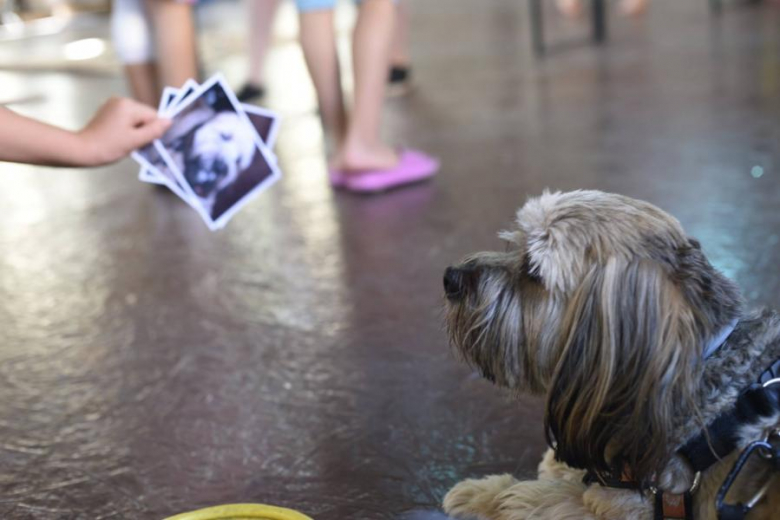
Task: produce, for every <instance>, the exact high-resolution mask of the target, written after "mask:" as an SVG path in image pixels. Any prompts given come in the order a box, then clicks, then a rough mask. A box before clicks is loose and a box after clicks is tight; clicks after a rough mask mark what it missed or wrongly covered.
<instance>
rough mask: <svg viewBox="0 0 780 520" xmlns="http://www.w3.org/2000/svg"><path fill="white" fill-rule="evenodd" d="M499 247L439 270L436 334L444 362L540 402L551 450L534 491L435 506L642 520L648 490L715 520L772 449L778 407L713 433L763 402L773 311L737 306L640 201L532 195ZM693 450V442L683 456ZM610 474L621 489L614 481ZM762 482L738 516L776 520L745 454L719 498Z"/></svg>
mask: <svg viewBox="0 0 780 520" xmlns="http://www.w3.org/2000/svg"><path fill="white" fill-rule="evenodd" d="M501 237H502V239H503V240H505V241H506V242H507V243H508V244H509V250H508V251H507V252H483V253H477V254H473V255H471V256H468V257H467V258H465V259H464V260H463V261H462V262H461V263H459V264H457V265H455V266H452V267H450V268H448V269H447V270H446V272H445V276H444V289H445V298H446V304H445V305H446V327H447V331H448V334H449V337H450V340H451V343H452V345H453V347H454V348H455V350H456V352H457V354H458V355H459V357H461V358H462V359H463V360H464V361H466V362H467V363H469V364H470V365H472V366H473V367H475V368H476V369H477V370H478V371H479V372H480V373H481V374H482V375H483V376H484V377H485V378H487V379H489V380H490V381H491V382H493V383H494V384H496V385H497V386H499V387H503V388H507V389H509V390H510V391H512V392H528V393H532V394H537V395H540V396H544V398H545V399H546V410H545V411H546V413H545V424H544V431H545V432H546V435H547V438H548V444H549V445H550V449H549V450H548V451H547V453H546V454H545V455H544V457H543V459H542V461H541V464H540V465H539V472H538V478H537V479H536V480H532V481H518V480H517V479H515V478H514V477H513V476H511V475H495V476H488V477H485V478H481V479H476V480H466V481H463V482H461V483H459V484H457V485H456V486H455V487H454V488H453V489H452V490H450V491H449V493H448V494H447V495H446V497H445V498H444V509H445V511H447V513H448V514H450V515H452V516H453V517H454V518H457V519H474V518H476V519H480V520H524V519H541V520H575V519H576V520H582V519H593V520H596V519H605V520H606V519H611V520H617V519H620V520H626V519H637V520H651V519H653V518H661V517H664V514H663V511H661V510H660V509H659V508H662V507H663V508H666V507H667V506H668V504H667V503H666V502H663V503H662V501H658V503H656V497H672V498H673V497H684V496H688V497H689V498H690V499H691V503H690V507H691V508H692V511H689V513H690V514H692V518H695V519H700V520H703V519H711V520H715V519H716V518H718V516H717V513H716V495H717V493H718V491H719V489H720V488H721V486H722V485H723V483H724V480H725V479H726V476H727V474H728V473H729V471H730V470H731V469H732V466H733V465H734V463H735V461H736V460H737V457H738V456H739V455H740V452H741V451H742V450H743V449H745V447H746V446H748V445H749V444H750V443H752V442H753V441H756V440H759V439H773V442H775V443H777V442H778V434H777V429H778V428H780V412H778V409H779V408H778V407H772V406H769V405H767V406H766V407H764V409H763V412H762V413H763V415H761V414H754V415H750V414H746V415H745V417H746V418H745V419H744V421H743V422H740V423H739V424H738V428H737V427H733V428H732V430H730V433H729V435H730V436H727V437H728V438H726V439H725V440H724V438H722V437H723V436H722V435H721V438H719V437H716V434H717V431H716V429H715V428H713V427H712V425H713V424H715V423H716V422H717V421H718V420H721V422H724V419H722V418H725V423H727V425H728V426H729V427H732V426H733V425H731V424H730V423H729V421H731V422H734V420H735V419H733V417H738V416H739V414H734V413H733V410H735V409H736V408H737V407H738V406H739V405H740V403H741V402H742V401H743V399H744V396H745V395H748V394H750V392H759V393H760V392H765V393H766V394H767V395H769V397H768V398H767V399H768V400H769V402H770V405H771V404H772V403H774V405H776V404H777V399H778V397H777V396H778V394H780V392H777V390H778V388H777V383H780V381H776V378H777V377H778V376H777V373H778V370H780V368H778V367H780V364H778V360H780V315H778V313H777V312H775V311H772V310H767V309H763V310H756V311H747V310H745V308H744V304H743V300H742V296H741V295H740V291H739V289H738V287H737V286H736V284H735V283H734V282H732V281H731V280H729V279H727V278H726V277H725V276H724V275H722V274H721V273H720V272H719V271H717V270H716V269H715V268H714V267H713V266H712V265H711V264H710V262H709V261H708V260H707V258H706V256H705V255H704V253H703V252H702V249H701V246H700V244H699V243H698V242H697V241H696V240H695V239H693V238H690V237H688V236H687V235H686V234H685V232H684V230H683V228H682V226H681V225H680V223H679V222H678V221H677V220H676V219H675V218H674V217H672V216H671V215H669V214H667V213H665V212H663V211H662V210H660V209H658V208H656V207H655V206H652V205H651V204H649V203H646V202H642V201H638V200H634V199H630V198H628V197H624V196H620V195H613V194H607V193H602V192H597V191H575V192H570V193H545V194H543V195H542V196H541V197H539V198H535V199H531V200H529V201H528V202H527V203H526V204H525V205H524V206H523V207H522V208H521V209H520V210H519V211H518V213H517V226H516V227H515V229H513V230H511V231H508V232H504V233H502V234H501ZM759 381H762V382H764V385H765V386H762V385H761V384H757V382H759ZM772 381H775V382H774V383H773V382H772ZM772 385H774V386H772ZM770 390H772V392H770ZM751 395H752V394H751ZM772 399H774V401H772ZM729 414H732V415H729ZM743 415H744V414H743ZM740 417H741V416H740ZM703 431H706V434H702V432H703ZM710 432H713V433H710ZM702 435H703V437H702ZM702 438H703V440H701V439H702ZM697 440H698V441H699V444H700V445H702V446H703V448H702V449H700V453H698V454H697V457H693V458H691V457H689V456H688V454H689V453H691V452H690V450H687V448H688V447H689V446H691V445H692V443H695V442H696V441H697ZM722 443H733V446H731V448H733V449H732V450H731V451H728V450H721V451H720V452H719V453H718V454H717V455H716V456H712V457H711V458H712V460H711V465H709V466H708V467H706V469H701V470H700V474H699V475H697V474H696V471H695V467H696V466H695V464H694V463H693V462H692V461H693V460H694V458H707V457H710V456H711V454H710V453H708V452H709V451H710V450H714V449H715V448H711V447H712V446H718V447H720V446H721V444H722ZM586 475H587V476H595V478H588V477H587V476H586ZM610 475H612V476H615V475H617V479H618V480H621V479H622V480H621V482H630V484H631V485H627V486H625V488H620V487H619V486H615V485H611V484H610V483H609V479H608V476H610ZM602 483H603V484H604V485H602ZM762 488H763V495H761V498H760V500H759V501H758V502H757V504H756V505H755V507H754V509H753V510H752V511H751V513H750V515H749V516H748V517H747V518H750V519H754V520H770V519H778V518H780V476H778V474H777V473H772V469H771V464H768V463H767V462H766V460H762V458H761V457H753V458H751V459H749V460H748V465H747V467H746V469H745V471H743V472H742V476H741V477H740V478H739V479H737V480H736V481H735V485H734V486H732V488H731V490H730V491H729V494H728V497H727V498H728V502H729V503H735V504H736V503H741V504H747V503H748V501H749V500H750V498H751V497H752V496H754V495H756V494H757V492H759V491H761V489H762ZM686 492H689V493H688V495H685V493H686ZM672 498H670V500H672ZM674 500H677V502H674ZM674 500H672V502H673V503H672V506H673V507H678V508H680V507H682V506H681V502H680V501H681V500H682V499H681V498H680V499H677V498H674ZM686 500H687V499H686ZM672 506H670V507H672ZM664 511H666V510H665V509H664ZM659 514H660V516H656V515H659ZM669 517H673V518H677V517H676V516H671V515H669ZM681 518H686V517H685V516H683V517H681Z"/></svg>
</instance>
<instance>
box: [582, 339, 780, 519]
mask: <svg viewBox="0 0 780 520" xmlns="http://www.w3.org/2000/svg"><path fill="white" fill-rule="evenodd" d="M724 339H725V338H724ZM778 413H780V359H778V360H777V361H775V362H774V363H773V364H772V365H771V366H770V367H769V368H768V369H767V370H765V371H764V372H763V373H762V374H761V376H760V377H759V379H758V381H757V382H756V383H754V384H752V385H750V386H749V387H748V388H746V389H745V390H744V391H743V392H742V393H741V394H740V395H739V397H738V398H737V401H736V403H735V404H734V406H733V407H732V408H731V409H730V410H728V411H727V412H725V413H723V414H722V415H720V416H719V417H717V418H716V419H715V420H714V421H712V422H711V423H710V424H709V425H708V426H707V428H706V429H704V430H703V431H702V432H701V433H700V434H699V435H697V436H696V437H694V438H693V439H692V440H690V441H689V442H688V443H687V444H685V446H683V447H682V448H681V449H680V450H679V451H678V452H677V453H678V454H679V455H682V456H683V457H685V458H686V459H687V460H688V462H689V463H690V465H691V467H692V468H693V471H694V472H695V474H696V477H695V478H694V483H693V485H692V486H691V489H689V490H688V491H686V492H685V493H683V494H674V493H668V492H665V491H663V490H660V489H657V488H655V487H649V488H643V487H642V486H641V485H640V484H639V483H637V482H636V481H635V480H634V479H633V478H632V477H631V475H630V474H629V473H628V472H627V471H623V472H622V473H621V474H620V475H619V476H616V474H615V473H611V474H603V473H597V472H594V471H592V470H589V471H588V472H587V473H586V474H585V477H584V478H583V483H585V484H593V483H598V484H600V485H602V486H604V487H611V488H619V489H633V490H637V491H650V492H652V494H653V496H654V500H655V516H654V519H655V520H694V516H693V494H694V493H695V492H696V490H697V488H698V486H699V482H700V480H701V474H702V473H703V472H704V471H705V470H707V469H708V468H710V466H712V465H713V464H715V463H716V462H718V461H719V460H721V459H722V458H724V457H726V456H727V455H729V454H730V453H732V452H733V451H734V450H736V449H737V448H738V443H739V440H740V435H739V434H740V430H741V429H742V428H743V427H744V426H746V425H751V424H757V423H759V422H760V421H761V420H763V419H768V418H771V417H773V416H775V415H776V414H778ZM756 455H757V456H760V457H761V458H762V459H763V460H764V461H766V463H767V464H768V467H769V468H770V469H769V471H770V474H769V478H768V479H767V481H766V483H765V484H764V485H763V486H762V487H760V488H759V490H758V492H757V493H756V494H755V495H754V496H753V497H752V498H751V499H750V500H748V501H747V502H746V503H742V502H739V503H736V504H727V503H726V502H725V499H726V495H727V494H728V492H729V490H730V489H731V487H732V485H733V484H734V482H735V480H736V479H737V477H738V476H739V474H740V473H741V471H742V469H743V468H744V467H745V465H746V464H747V462H748V461H749V460H751V459H752V458H754V456H756ZM775 473H780V430H774V431H772V432H770V433H769V434H768V436H767V437H766V438H764V439H760V440H757V441H755V442H753V443H751V444H749V445H748V446H747V448H745V449H744V451H743V452H742V454H741V455H740V457H739V458H738V459H737V462H736V463H735V464H734V467H733V468H732V469H731V471H730V472H729V475H728V476H727V477H726V480H725V481H724V483H723V485H722V487H721V488H720V490H719V491H718V494H717V497H716V509H717V512H718V520H744V519H745V518H746V516H747V514H748V513H749V512H750V511H751V510H752V509H753V508H754V507H755V506H756V505H757V504H758V503H759V502H760V501H761V499H763V498H764V496H765V495H766V493H767V491H768V490H769V486H770V483H771V480H772V476H773V474H775Z"/></svg>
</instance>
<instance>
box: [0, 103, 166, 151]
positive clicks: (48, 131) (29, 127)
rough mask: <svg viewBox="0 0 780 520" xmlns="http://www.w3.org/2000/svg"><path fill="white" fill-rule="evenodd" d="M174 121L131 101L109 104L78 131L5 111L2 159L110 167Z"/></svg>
mask: <svg viewBox="0 0 780 520" xmlns="http://www.w3.org/2000/svg"><path fill="white" fill-rule="evenodd" d="M169 125H170V121H169V120H166V119H159V118H158V117H157V113H156V112H155V111H154V109H152V108H150V107H148V106H146V105H143V104H141V103H137V102H135V101H132V100H130V99H126V98H112V99H110V100H108V101H107V102H106V103H105V104H104V105H103V106H102V107H101V108H100V109H99V110H98V112H97V113H96V114H95V116H94V117H93V118H92V120H91V121H90V122H89V124H87V126H86V127H84V129H83V130H80V131H78V132H71V131H69V130H64V129H62V128H57V127H55V126H51V125H47V124H45V123H41V122H39V121H35V120H34V119H29V118H27V117H24V116H21V115H19V114H15V113H14V112H12V111H10V110H8V109H6V108H3V107H0V161H11V162H22V163H30V164H40V165H46V166H99V165H102V164H109V163H112V162H115V161H118V160H119V159H121V158H123V157H125V156H126V155H127V154H129V153H130V152H132V151H133V150H135V149H136V148H139V147H141V146H144V145H146V144H147V143H149V142H151V141H153V140H154V139H157V138H159V137H160V136H162V134H163V133H165V131H166V130H167V129H168V126H169Z"/></svg>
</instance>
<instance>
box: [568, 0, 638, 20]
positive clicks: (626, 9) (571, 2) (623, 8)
mask: <svg viewBox="0 0 780 520" xmlns="http://www.w3.org/2000/svg"><path fill="white" fill-rule="evenodd" d="M647 2H648V0H621V2H620V12H621V13H622V14H624V15H626V16H638V15H640V14H642V13H644V12H645V10H646V9H647ZM556 5H557V7H558V10H559V11H560V12H561V13H563V14H564V15H565V16H567V17H569V18H579V17H581V16H582V15H583V14H584V7H583V0H556Z"/></svg>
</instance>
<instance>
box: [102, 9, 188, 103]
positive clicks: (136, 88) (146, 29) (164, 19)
mask: <svg viewBox="0 0 780 520" xmlns="http://www.w3.org/2000/svg"><path fill="white" fill-rule="evenodd" d="M111 35H112V39H113V41H114V47H115V49H116V52H117V55H118V56H119V59H120V60H121V61H122V63H123V64H124V68H125V76H126V77H127V80H128V83H129V86H130V91H131V93H132V96H133V97H134V98H135V99H137V100H138V101H140V102H142V103H146V104H147V105H150V106H156V105H157V102H158V100H159V99H160V95H161V94H162V88H163V86H165V85H170V86H175V87H180V86H181V85H183V84H184V82H185V81H187V80H188V79H190V78H193V79H197V77H198V60H197V52H196V49H197V43H196V38H195V22H194V20H193V15H192V4H191V3H189V2H179V1H175V0H114V4H113V10H112V14H111Z"/></svg>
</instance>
